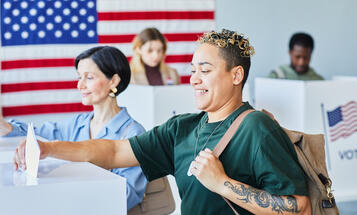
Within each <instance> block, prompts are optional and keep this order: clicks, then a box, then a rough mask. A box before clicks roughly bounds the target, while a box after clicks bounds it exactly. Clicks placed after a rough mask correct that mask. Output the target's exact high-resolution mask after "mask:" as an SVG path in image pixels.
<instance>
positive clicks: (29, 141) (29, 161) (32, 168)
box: [25, 123, 40, 178]
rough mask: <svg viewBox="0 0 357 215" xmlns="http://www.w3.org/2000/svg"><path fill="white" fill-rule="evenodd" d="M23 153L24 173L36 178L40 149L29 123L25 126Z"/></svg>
mask: <svg viewBox="0 0 357 215" xmlns="http://www.w3.org/2000/svg"><path fill="white" fill-rule="evenodd" d="M25 153H26V154H25V159H26V173H27V175H28V176H31V177H33V178H37V172H38V164H39V162H40V147H39V145H38V142H37V139H36V135H35V130H34V129H33V124H32V123H29V124H28V126H27V138H26V149H25Z"/></svg>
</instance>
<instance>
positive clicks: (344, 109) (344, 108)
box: [327, 101, 357, 142]
mask: <svg viewBox="0 0 357 215" xmlns="http://www.w3.org/2000/svg"><path fill="white" fill-rule="evenodd" d="M327 118H328V125H329V128H330V130H329V132H330V140H331V142H334V141H336V140H338V139H339V138H341V137H344V138H346V137H349V136H350V135H352V134H353V133H354V132H357V102H355V101H350V102H348V103H347V104H345V105H341V106H338V107H337V108H336V109H334V110H332V111H327Z"/></svg>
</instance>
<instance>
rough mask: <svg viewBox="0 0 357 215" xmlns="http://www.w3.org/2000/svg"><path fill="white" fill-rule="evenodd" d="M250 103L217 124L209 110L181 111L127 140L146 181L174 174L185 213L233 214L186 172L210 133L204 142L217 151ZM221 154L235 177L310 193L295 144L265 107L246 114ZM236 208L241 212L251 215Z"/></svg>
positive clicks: (277, 190) (282, 191)
mask: <svg viewBox="0 0 357 215" xmlns="http://www.w3.org/2000/svg"><path fill="white" fill-rule="evenodd" d="M251 108H252V107H251V106H250V105H249V104H248V103H245V104H244V105H243V106H242V107H240V108H239V109H237V110H236V111H234V112H233V113H232V114H231V115H230V116H228V117H227V118H226V119H225V120H224V121H223V123H222V124H221V125H220V126H219V127H217V126H218V124H219V123H221V122H214V123H207V117H208V116H207V113H205V112H201V113H199V114H183V115H178V116H175V117H172V118H171V119H169V120H168V121H167V122H166V123H164V124H162V125H161V126H158V127H155V128H153V129H152V130H150V131H148V132H146V133H144V134H142V135H140V136H137V137H133V138H131V139H129V141H130V144H131V147H132V149H133V151H134V154H135V156H136V158H137V160H138V161H139V163H140V165H141V168H142V170H143V172H144V174H145V175H146V177H147V178H148V180H150V181H151V180H154V179H156V178H160V177H163V176H165V175H168V174H171V175H174V176H175V179H176V183H177V186H178V189H179V193H180V197H181V199H182V203H181V212H182V214H183V215H187V214H224V215H226V214H234V213H233V211H232V209H231V208H230V207H229V206H228V205H227V203H226V202H225V201H224V200H223V199H222V197H221V196H220V195H218V194H216V193H213V192H211V191H209V190H208V189H207V188H205V187H204V186H203V185H202V184H201V183H200V182H199V181H198V180H197V179H196V178H195V176H187V171H188V168H189V165H190V163H191V161H192V160H193V159H194V154H195V148H196V149H197V151H196V154H195V155H197V154H198V153H199V151H200V150H202V149H203V148H204V144H205V143H206V141H207V138H208V137H209V136H211V137H210V138H209V140H208V142H207V145H206V146H205V147H207V148H210V149H211V150H213V148H214V147H215V146H216V144H217V143H218V141H219V140H220V139H221V137H222V136H223V135H224V133H225V132H226V130H227V129H228V128H229V126H230V125H231V123H232V122H233V121H234V119H235V118H236V117H237V116H238V115H239V114H240V113H242V112H243V111H245V110H247V109H251ZM216 128H217V129H216ZM215 129H216V130H215ZM214 130H215V131H214ZM212 131H214V132H213V133H212ZM198 134H199V138H197V137H198ZM211 134H212V135H211ZM196 142H197V146H196ZM219 159H220V160H221V161H222V163H223V166H224V169H225V171H226V173H227V175H228V176H229V177H230V178H233V179H235V180H237V181H240V182H243V183H246V184H248V185H251V186H253V187H255V188H258V189H263V190H265V191H267V192H269V193H271V194H276V195H308V192H307V185H306V179H305V174H304V172H303V170H302V169H301V167H300V165H299V164H298V161H297V156H296V153H295V151H294V148H293V146H292V143H291V142H290V140H289V138H288V136H287V135H286V134H285V133H284V131H283V130H282V129H281V128H280V127H279V125H278V124H276V123H275V122H274V121H272V120H271V119H270V118H269V117H268V116H267V115H266V114H264V113H262V112H253V113H250V114H249V115H248V116H247V117H246V118H245V120H244V121H243V122H242V124H241V126H240V128H239V129H238V131H237V132H236V134H235V135H234V136H233V138H232V140H231V141H230V144H229V145H228V146H227V148H226V149H225V150H224V152H223V153H222V154H221V156H220V158H219ZM235 207H236V209H237V210H238V212H239V213H240V214H242V215H243V214H251V213H249V212H248V211H246V210H244V209H242V208H240V207H238V206H237V205H235Z"/></svg>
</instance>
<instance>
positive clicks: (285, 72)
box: [268, 65, 324, 81]
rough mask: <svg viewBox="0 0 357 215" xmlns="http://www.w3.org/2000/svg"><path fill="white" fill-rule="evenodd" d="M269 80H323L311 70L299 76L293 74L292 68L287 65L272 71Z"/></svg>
mask: <svg viewBox="0 0 357 215" xmlns="http://www.w3.org/2000/svg"><path fill="white" fill-rule="evenodd" d="M268 77H269V78H278V79H288V80H302V81H312V80H324V78H323V77H322V76H321V75H319V74H317V73H316V72H315V70H314V69H313V68H311V67H310V68H309V70H308V71H307V72H306V73H304V74H299V73H297V72H295V70H294V69H293V68H291V66H289V65H282V66H279V68H277V69H276V70H274V71H272V72H271V73H270V74H269V76H268Z"/></svg>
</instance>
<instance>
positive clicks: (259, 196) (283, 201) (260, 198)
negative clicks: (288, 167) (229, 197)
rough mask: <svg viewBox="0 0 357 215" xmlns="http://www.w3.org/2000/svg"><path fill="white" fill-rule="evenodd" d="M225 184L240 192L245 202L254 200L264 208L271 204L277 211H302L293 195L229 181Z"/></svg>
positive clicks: (237, 192) (235, 191)
mask: <svg viewBox="0 0 357 215" xmlns="http://www.w3.org/2000/svg"><path fill="white" fill-rule="evenodd" d="M224 186H226V187H228V188H229V189H231V190H232V191H233V192H234V193H236V194H238V195H239V196H240V197H238V198H237V199H239V200H241V201H244V202H245V203H251V202H252V201H254V202H255V203H256V204H257V205H259V206H260V207H262V208H268V207H269V206H271V208H272V210H273V211H274V212H277V213H283V212H291V213H299V212H300V211H299V210H298V205H297V201H296V199H295V197H293V196H287V197H281V196H278V195H271V194H270V193H268V192H266V191H264V190H257V189H255V188H253V187H245V186H244V185H243V184H238V185H233V184H232V183H230V182H229V181H226V182H224Z"/></svg>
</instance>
